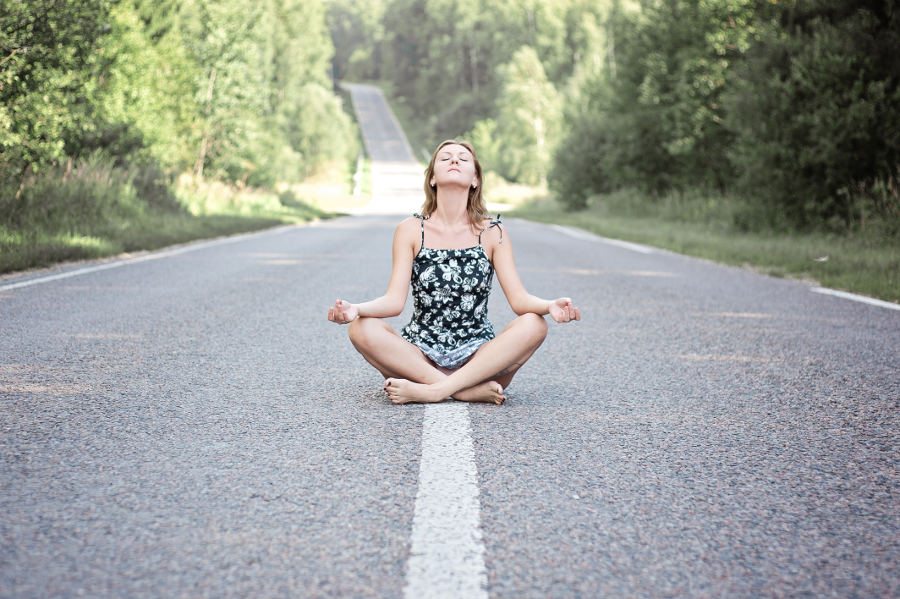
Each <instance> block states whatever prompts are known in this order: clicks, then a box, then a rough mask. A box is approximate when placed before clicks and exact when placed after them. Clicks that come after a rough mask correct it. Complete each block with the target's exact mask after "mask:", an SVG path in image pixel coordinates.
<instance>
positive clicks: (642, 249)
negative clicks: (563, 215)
mask: <svg viewBox="0 0 900 599" xmlns="http://www.w3.org/2000/svg"><path fill="white" fill-rule="evenodd" d="M550 226H551V227H552V228H554V229H556V230H557V231H559V232H560V233H563V234H565V235H568V236H569V237H574V238H575V239H583V240H585V241H600V242H603V243H605V244H607V245H614V246H616V247H620V248H624V249H626V250H631V251H632V252H638V253H639V254H652V253H654V251H655V250H654V249H653V248H651V247H649V246H646V245H641V244H639V243H631V242H630V241H622V240H621V239H610V238H609V237H602V236H600V235H594V234H593V233H588V232H587V231H581V230H579V229H573V228H571V227H564V226H562V225H550Z"/></svg>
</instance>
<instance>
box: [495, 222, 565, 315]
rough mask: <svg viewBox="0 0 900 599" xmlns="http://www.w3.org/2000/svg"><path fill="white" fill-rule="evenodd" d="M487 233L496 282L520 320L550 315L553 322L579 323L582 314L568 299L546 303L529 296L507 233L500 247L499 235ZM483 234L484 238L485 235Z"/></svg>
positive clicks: (497, 232)
mask: <svg viewBox="0 0 900 599" xmlns="http://www.w3.org/2000/svg"><path fill="white" fill-rule="evenodd" d="M489 233H490V237H489V238H488V239H489V240H490V243H491V245H492V246H493V251H492V260H491V261H492V262H493V263H494V271H495V272H496V273H497V279H498V280H499V281H500V286H501V287H502V288H503V293H504V295H506V300H507V301H508V302H509V307H510V308H512V310H513V312H515V313H516V314H517V315H519V316H521V315H522V314H527V313H529V312H531V313H534V314H538V315H539V316H545V315H547V314H549V315H550V316H551V318H553V320H555V321H556V322H569V321H570V320H581V310H580V309H579V308H576V307H575V305H574V304H573V303H572V300H571V299H570V298H568V297H561V298H557V299H554V300H548V299H543V298H540V297H537V296H536V295H532V294H530V293H528V291H527V290H526V289H525V285H523V284H522V279H520V278H519V273H518V271H517V270H516V263H515V260H514V259H513V249H512V240H511V239H510V236H509V229H508V228H507V229H505V232H504V234H503V243H499V240H500V234H499V231H497V230H496V228H494V229H489ZM485 234H486V235H487V234H488V232H486V233H485Z"/></svg>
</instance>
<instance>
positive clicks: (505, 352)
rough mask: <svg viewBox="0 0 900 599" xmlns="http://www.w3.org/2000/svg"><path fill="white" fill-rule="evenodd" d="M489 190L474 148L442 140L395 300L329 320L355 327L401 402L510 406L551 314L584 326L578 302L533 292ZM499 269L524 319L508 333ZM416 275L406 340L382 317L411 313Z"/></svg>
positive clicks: (409, 232)
mask: <svg viewBox="0 0 900 599" xmlns="http://www.w3.org/2000/svg"><path fill="white" fill-rule="evenodd" d="M481 182H482V181H481V165H480V164H479V163H478V159H477V158H476V157H475V151H474V150H473V148H472V146H471V145H469V144H468V143H466V142H462V141H456V140H448V141H444V142H442V143H441V144H440V145H439V146H438V147H437V149H436V150H435V152H434V154H433V155H432V156H431V162H430V163H429V165H428V168H427V170H426V171H425V203H424V204H423V206H422V214H421V215H419V214H416V215H414V216H412V217H409V218H407V219H405V220H404V221H403V222H401V223H400V224H399V225H397V228H396V230H395V231H394V241H393V268H392V272H391V279H390V282H389V283H388V289H387V292H386V293H385V294H384V295H383V296H381V297H379V298H377V299H374V300H372V301H369V302H365V303H362V304H351V303H350V302H348V301H346V300H342V299H338V300H336V301H335V303H334V306H333V307H331V308H329V310H328V320H330V321H332V322H336V323H338V324H347V323H350V330H349V333H350V341H351V342H352V343H353V346H354V347H355V348H356V349H357V351H359V353H361V354H362V355H363V357H364V358H365V359H366V360H367V361H368V362H369V363H370V364H372V366H374V367H375V368H377V369H378V370H379V371H380V372H381V374H382V375H384V377H385V381H384V389H385V391H386V392H387V394H388V396H389V397H390V399H391V401H392V402H393V403H395V404H403V403H413V402H417V403H434V402H439V401H443V400H445V399H458V400H461V401H474V402H491V403H496V404H501V403H503V401H504V400H505V399H506V396H505V395H504V389H506V388H507V387H508V386H509V383H510V381H512V379H513V376H515V374H516V372H517V371H518V370H519V368H521V367H522V365H523V364H525V362H526V361H527V360H528V358H530V357H531V355H532V354H533V353H534V352H535V350H537V348H538V347H539V346H540V345H541V343H543V341H544V337H545V336H546V335H547V324H546V321H545V320H544V318H543V316H544V315H545V314H549V315H550V316H551V318H553V320H555V321H556V322H561V323H562V322H570V321H572V320H581V312H580V310H579V309H578V308H576V307H575V306H574V305H573V304H572V300H570V299H569V298H567V297H562V298H559V299H555V300H545V299H541V298H539V297H535V296H533V295H531V294H529V293H528V292H527V291H526V290H525V287H524V286H523V285H522V281H521V280H520V279H519V275H518V273H517V272H516V266H515V263H514V262H513V250H512V243H511V240H510V238H509V231H508V230H507V231H506V232H505V234H504V229H503V227H502V225H501V223H500V217H499V216H498V217H497V218H496V219H495V220H491V219H489V218H488V217H487V209H486V208H485V205H484V200H483V198H482V194H481ZM476 243H477V245H476ZM494 271H496V272H497V278H498V279H499V280H500V285H501V287H502V288H503V292H504V293H505V294H506V299H507V300H508V301H509V305H510V307H511V308H512V309H513V311H514V312H515V313H516V314H517V315H518V318H516V319H515V320H513V321H512V322H511V323H510V324H509V325H507V327H506V328H505V329H503V331H502V332H501V333H500V334H499V335H495V334H494V329H493V327H492V326H491V323H490V321H489V320H488V319H487V302H488V294H489V293H490V288H491V282H492V278H493V273H494ZM410 273H412V277H411V280H412V285H413V305H414V314H413V317H412V320H411V321H410V322H409V324H407V325H406V326H405V327H404V328H403V330H402V331H401V332H400V333H399V334H398V333H397V332H396V331H394V329H393V328H391V326H390V325H388V324H387V323H386V322H384V321H383V320H382V319H383V318H388V317H392V316H397V315H399V314H400V313H401V312H402V311H403V306H404V305H405V304H406V296H407V293H408V292H409V284H410Z"/></svg>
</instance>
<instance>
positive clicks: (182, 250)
mask: <svg viewBox="0 0 900 599" xmlns="http://www.w3.org/2000/svg"><path fill="white" fill-rule="evenodd" d="M296 226H297V225H285V226H282V227H275V228H273V229H266V230H264V231H254V232H252V233H242V234H240V235H232V236H230V237H221V238H219V239H213V240H211V241H202V242H198V243H191V244H189V245H184V246H180V247H177V248H173V249H169V250H159V251H157V252H151V253H148V254H144V255H142V256H137V257H136V258H124V259H122V260H115V261H113V262H104V263H103V264H97V265H94V266H87V267H85V268H79V269H76V270H69V271H66V272H61V273H57V274H55V275H47V276H44V277H36V278H34V279H28V280H25V281H19V282H18V283H10V284H8V285H0V291H10V290H12V289H20V288H22V287H29V286H31V285H39V284H41V283H49V282H51V281H59V280H60V279H68V278H70V277H77V276H80V275H86V274H89V273H92V272H98V271H101V270H109V269H110V268H118V267H120V266H125V265H128V264H137V263H139V262H147V261H149V260H159V259H160V258H168V257H170V256H177V255H178V254H186V253H187V252H193V251H195V250H202V249H206V248H209V247H213V246H216V245H224V244H226V243H235V242H237V241H243V240H245V239H248V238H250V237H258V236H260V235H267V234H273V233H284V232H285V231H288V230H290V229H293V228H295V227H296Z"/></svg>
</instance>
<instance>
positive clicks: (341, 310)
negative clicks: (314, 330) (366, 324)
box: [328, 299, 359, 324]
mask: <svg viewBox="0 0 900 599" xmlns="http://www.w3.org/2000/svg"><path fill="white" fill-rule="evenodd" d="M358 317H359V308H357V307H356V305H355V304H351V303H350V302H348V301H346V300H342V299H338V300H335V301H334V305H333V306H332V307H330V308H328V320H330V321H331V322H336V323H337V324H347V323H349V322H351V321H353V320H356V319H357V318H358Z"/></svg>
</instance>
